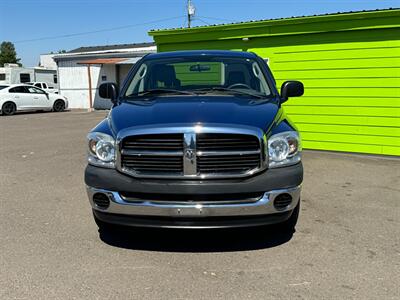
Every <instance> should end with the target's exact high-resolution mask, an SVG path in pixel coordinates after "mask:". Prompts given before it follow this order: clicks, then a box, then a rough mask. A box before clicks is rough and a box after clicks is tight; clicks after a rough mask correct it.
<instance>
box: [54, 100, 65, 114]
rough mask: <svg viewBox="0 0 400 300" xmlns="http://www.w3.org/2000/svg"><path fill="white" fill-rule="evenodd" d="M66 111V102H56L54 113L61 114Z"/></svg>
mask: <svg viewBox="0 0 400 300" xmlns="http://www.w3.org/2000/svg"><path fill="white" fill-rule="evenodd" d="M64 109H65V102H64V101H62V100H57V101H56V102H54V105H53V111H55V112H60V111H63V110H64Z"/></svg>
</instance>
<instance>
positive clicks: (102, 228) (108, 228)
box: [93, 213, 118, 232]
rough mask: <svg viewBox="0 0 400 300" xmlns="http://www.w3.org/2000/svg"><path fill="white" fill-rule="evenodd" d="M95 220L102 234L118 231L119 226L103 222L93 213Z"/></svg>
mask: <svg viewBox="0 0 400 300" xmlns="http://www.w3.org/2000/svg"><path fill="white" fill-rule="evenodd" d="M93 219H94V221H95V223H96V225H97V227H99V231H100V232H109V231H113V230H115V229H117V227H118V226H117V225H114V224H110V223H106V222H103V221H102V220H100V219H98V218H97V217H96V216H95V214H94V213H93Z"/></svg>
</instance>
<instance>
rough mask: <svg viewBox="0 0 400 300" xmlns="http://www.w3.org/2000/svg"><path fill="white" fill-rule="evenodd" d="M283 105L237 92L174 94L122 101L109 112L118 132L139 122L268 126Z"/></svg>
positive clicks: (146, 123) (147, 123)
mask: <svg viewBox="0 0 400 300" xmlns="http://www.w3.org/2000/svg"><path fill="white" fill-rule="evenodd" d="M278 111H279V106H278V105H277V101H275V100H274V99H268V100H259V99H255V98H251V99H248V98H245V97H235V96H195V97H193V96H174V97H158V98H155V99H153V100H147V101H132V102H129V103H128V102H122V103H121V104H119V105H118V106H116V107H114V108H113V109H112V110H111V112H110V115H109V119H110V125H111V128H112V130H113V131H114V133H115V134H116V135H117V134H118V133H119V132H120V131H121V130H123V129H127V128H130V127H135V126H146V125H153V126H154V125H160V127H165V126H168V125H169V124H185V125H186V126H190V125H195V124H235V125H245V126H253V127H257V128H260V129H262V130H266V129H267V128H269V127H270V126H271V124H272V123H273V122H274V120H275V118H276V116H277V113H278Z"/></svg>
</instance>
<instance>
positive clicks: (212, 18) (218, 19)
mask: <svg viewBox="0 0 400 300" xmlns="http://www.w3.org/2000/svg"><path fill="white" fill-rule="evenodd" d="M197 17H200V18H203V19H210V20H217V21H224V22H232V23H237V22H239V21H238V20H230V19H222V18H215V17H206V16H197Z"/></svg>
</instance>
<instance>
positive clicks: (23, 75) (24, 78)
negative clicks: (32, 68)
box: [19, 73, 31, 83]
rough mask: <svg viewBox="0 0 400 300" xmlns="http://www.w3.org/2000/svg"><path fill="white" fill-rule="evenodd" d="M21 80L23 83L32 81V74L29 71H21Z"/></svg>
mask: <svg viewBox="0 0 400 300" xmlns="http://www.w3.org/2000/svg"><path fill="white" fill-rule="evenodd" d="M19 81H20V82H21V83H25V82H29V81H31V74H29V73H21V74H19Z"/></svg>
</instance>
